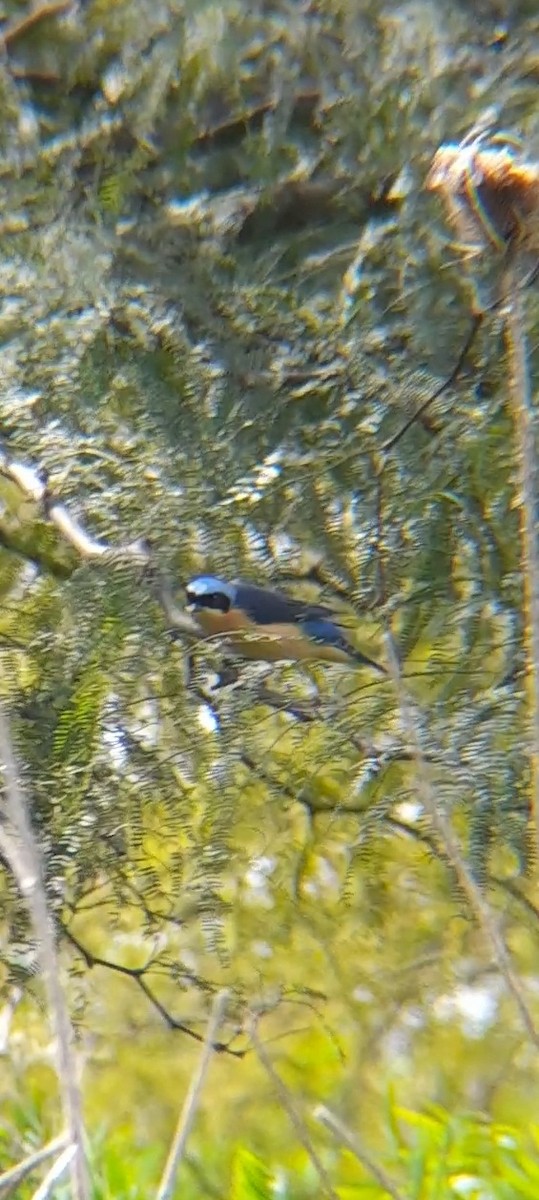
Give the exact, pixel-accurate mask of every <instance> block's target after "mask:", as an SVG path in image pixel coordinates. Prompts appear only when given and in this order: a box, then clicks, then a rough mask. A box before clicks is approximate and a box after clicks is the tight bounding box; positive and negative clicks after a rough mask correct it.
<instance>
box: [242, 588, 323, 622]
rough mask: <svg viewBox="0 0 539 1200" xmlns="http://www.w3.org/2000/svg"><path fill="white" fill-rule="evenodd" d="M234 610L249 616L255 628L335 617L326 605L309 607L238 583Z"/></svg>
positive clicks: (269, 591)
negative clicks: (308, 619) (257, 626)
mask: <svg viewBox="0 0 539 1200" xmlns="http://www.w3.org/2000/svg"><path fill="white" fill-rule="evenodd" d="M234 607H235V608H241V610H242V612H244V613H247V616H248V617H250V618H251V621H254V623H255V625H288V624H295V625H296V624H300V622H301V621H302V620H303V619H304V618H305V619H306V618H310V617H313V618H319V617H320V618H322V619H324V618H331V616H332V611H331V609H330V608H326V607H325V606H324V605H323V604H306V603H305V601H303V600H295V599H293V597H292V596H285V594H284V592H277V591H274V590H273V589H272V588H260V587H255V586H254V584H252V583H238V584H237V586H236V595H235V599H234ZM328 623H329V622H328Z"/></svg>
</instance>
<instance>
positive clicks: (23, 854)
mask: <svg viewBox="0 0 539 1200" xmlns="http://www.w3.org/2000/svg"><path fill="white" fill-rule="evenodd" d="M0 759H1V768H2V772H3V776H4V789H3V796H2V808H3V813H2V816H3V823H2V825H0V849H1V851H2V853H3V854H4V855H5V857H6V859H7V860H8V862H9V864H10V867H11V870H12V872H13V875H14V877H15V879H16V881H17V884H18V886H19V889H20V891H21V894H22V896H23V897H24V900H25V901H26V904H27V906H28V911H29V913H30V917H31V921H32V925H33V927H34V931H35V936H36V942H37V948H38V957H39V961H40V966H41V973H42V975H43V980H44V983H45V988H46V992H47V997H48V1003H49V1011H50V1020H51V1022H52V1025H53V1029H54V1036H55V1044H56V1071H57V1075H58V1083H59V1087H60V1091H61V1096H62V1105H63V1109H64V1117H65V1124H66V1127H67V1130H68V1136H69V1141H70V1143H71V1144H72V1146H73V1149H74V1155H73V1160H72V1163H71V1185H72V1191H73V1198H74V1200H88V1198H89V1195H90V1187H89V1180H88V1173H87V1166H86V1156H85V1149H84V1125H83V1120H82V1107H81V1098H80V1092H79V1086H78V1082H77V1073H76V1067H75V1063H74V1057H73V1048H72V1046H73V1029H72V1026H71V1021H70V1018H69V1013H68V1010H67V1006H66V1000H65V995H64V992H63V990H62V985H61V982H60V979H61V976H60V964H59V960H58V951H57V946H56V939H55V934H54V926H53V923H52V920H51V917H50V914H49V911H48V908H47V898H46V894H45V888H44V886H43V877H42V870H41V858H40V853H39V848H38V845H37V842H36V839H35V837H34V833H33V830H32V826H31V823H30V819H29V816H28V808H27V802H26V797H25V795H24V792H23V790H22V787H21V783H20V780H19V773H18V769H17V765H16V762H15V756H14V753H13V749H12V744H11V734H10V730H9V724H8V719H7V717H6V714H5V712H4V711H3V710H2V709H0ZM65 1165H67V1159H66V1163H65ZM62 1169H63V1168H62Z"/></svg>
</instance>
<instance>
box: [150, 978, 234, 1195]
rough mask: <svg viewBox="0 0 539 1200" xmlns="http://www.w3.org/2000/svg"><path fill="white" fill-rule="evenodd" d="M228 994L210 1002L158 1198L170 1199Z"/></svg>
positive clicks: (224, 992) (219, 993) (225, 992)
mask: <svg viewBox="0 0 539 1200" xmlns="http://www.w3.org/2000/svg"><path fill="white" fill-rule="evenodd" d="M229 996H230V993H229V992H228V991H226V990H223V991H221V992H218V993H217V995H216V997H215V1000H214V1002H213V1008H212V1011H211V1015H210V1019H209V1022H208V1029H207V1032H206V1037H205V1039H204V1048H203V1051H202V1054H201V1056H200V1061H199V1063H198V1065H197V1068H196V1070H195V1073H194V1075H193V1078H192V1080H191V1083H190V1085H189V1090H188V1092H187V1095H186V1097H185V1100H184V1103H183V1106H182V1110H181V1113H180V1116H179V1119H178V1124H177V1127H176V1132H175V1134H174V1137H173V1139H172V1145H171V1147H170V1151H169V1155H168V1158H167V1161H166V1164H165V1169H164V1171H163V1176H162V1179H161V1182H160V1184H159V1188H158V1191H157V1200H170V1197H171V1196H172V1192H173V1189H174V1185H175V1182H176V1177H177V1175H178V1171H179V1169H180V1166H181V1163H182V1159H183V1156H184V1154H185V1148H186V1145H187V1139H188V1137H189V1134H190V1131H191V1127H192V1124H193V1121H194V1118H195V1113H196V1111H197V1108H198V1106H199V1103H200V1097H201V1095H202V1088H203V1087H204V1083H205V1081H206V1075H207V1073H208V1068H209V1065H210V1062H211V1059H212V1055H213V1052H214V1049H215V1038H216V1035H217V1030H218V1029H219V1026H220V1025H221V1022H222V1020H223V1017H224V1014H225V1008H226V1005H227V1002H228V999H229Z"/></svg>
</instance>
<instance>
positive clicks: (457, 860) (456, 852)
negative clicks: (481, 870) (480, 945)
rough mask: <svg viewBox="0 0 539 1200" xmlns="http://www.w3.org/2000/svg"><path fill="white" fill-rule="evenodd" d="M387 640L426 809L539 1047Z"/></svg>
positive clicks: (529, 1016)
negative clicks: (435, 786) (437, 788)
mask: <svg viewBox="0 0 539 1200" xmlns="http://www.w3.org/2000/svg"><path fill="white" fill-rule="evenodd" d="M385 641H386V651H387V662H388V666H389V673H390V675H391V676H392V678H393V681H394V683H395V688H396V691H397V697H398V701H399V706H400V715H401V721H402V725H403V728H404V731H405V734H406V736H407V738H408V740H409V744H410V746H411V748H412V749H413V752H414V758H415V763H416V770H417V791H418V795H419V798H420V800H421V803H422V805H423V807H424V809H425V811H426V812H427V813H428V815H429V817H430V819H431V822H432V826H433V828H434V830H435V832H436V833H437V835H438V837H439V838H440V841H441V843H442V845H443V848H444V851H445V853H446V855H447V859H448V862H449V863H450V864H451V866H452V868H453V870H454V872H455V875H456V878H457V881H458V883H459V885H460V887H461V888H462V891H463V893H464V895H465V896H466V899H467V901H468V904H469V905H470V910H471V912H472V913H473V915H474V917H475V919H476V921H477V924H478V925H479V928H480V929H481V930H482V932H483V935H484V937H485V939H486V941H487V942H488V943H490V945H491V947H492V950H493V952H494V957H495V959H496V962H497V965H498V967H499V970H500V972H501V974H502V976H503V978H504V980H505V983H506V985H507V990H508V991H509V992H510V994H511V995H512V997H513V1000H514V1002H515V1005H516V1007H517V1009H518V1011H519V1013H520V1017H521V1019H522V1023H523V1025H524V1028H525V1030H526V1032H527V1034H528V1036H529V1038H530V1041H532V1042H533V1045H534V1046H535V1047H536V1048H537V1049H539V1033H538V1031H537V1030H536V1028H535V1025H534V1023H533V1020H532V1017H531V1013H530V1010H529V1008H528V1005H527V1003H526V1000H525V998H524V994H523V991H522V987H521V985H520V980H519V979H518V977H517V975H516V974H515V972H514V971H513V966H512V963H511V959H510V957H509V952H508V950H507V946H506V944H505V942H504V940H503V937H502V935H501V933H500V930H499V928H498V925H497V923H496V921H495V919H494V917H493V915H492V912H491V909H490V907H489V904H488V902H487V901H486V900H485V897H484V896H483V893H482V891H481V889H480V888H479V887H478V885H477V883H476V881H475V879H474V877H473V875H472V873H471V871H470V870H469V868H468V866H467V864H466V862H465V860H464V857H463V854H462V851H461V847H460V845H459V841H458V838H457V837H456V835H455V833H454V831H453V827H452V825H451V822H450V821H449V819H448V817H447V816H446V814H445V812H444V810H443V808H442V806H441V804H440V803H439V801H437V799H436V797H435V796H434V793H433V791H432V787H431V784H430V780H429V777H428V773H427V771H426V765H427V764H426V762H425V759H424V757H423V753H422V749H421V745H420V742H419V737H418V734H417V728H416V722H415V720H414V716H413V712H412V707H411V704H410V701H409V699H408V696H407V694H406V691H405V689H404V687H403V682H402V676H401V674H400V668H399V662H398V658H397V655H396V652H395V648H394V645H393V638H392V637H391V634H390V633H389V632H388V633H387V634H386V638H385Z"/></svg>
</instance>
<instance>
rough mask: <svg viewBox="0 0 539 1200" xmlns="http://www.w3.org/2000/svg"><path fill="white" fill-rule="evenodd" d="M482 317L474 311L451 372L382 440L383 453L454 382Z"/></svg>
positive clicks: (397, 440)
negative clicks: (409, 415)
mask: <svg viewBox="0 0 539 1200" xmlns="http://www.w3.org/2000/svg"><path fill="white" fill-rule="evenodd" d="M483 318H484V313H482V312H480V313H474V316H473V320H472V324H471V326H470V329H469V331H468V336H467V338H466V341H465V342H464V345H463V347H462V350H461V352H460V354H459V356H458V358H457V361H456V363H455V366H454V367H453V370H452V371H451V374H450V375H448V376H447V379H444V381H443V383H441V384H440V386H439V387H437V388H436V390H435V391H434V392H432V394H431V395H430V396H428V398H427V399H426V400H424V401H423V404H420V405H419V408H417V409H416V411H415V413H412V416H411V417H409V418H408V420H407V421H405V422H404V424H403V425H401V427H400V429H398V430H397V432H396V433H395V434H393V437H392V438H389V440H388V441H387V442H384V444H383V446H382V451H383V452H384V453H387V452H388V451H389V450H393V447H394V446H396V445H397V442H400V440H401V438H402V437H404V435H405V433H408V430H409V429H411V427H412V425H415V423H416V421H419V420H420V418H421V417H422V416H423V415H424V413H426V411H427V409H428V408H430V406H431V404H434V401H435V400H438V399H439V397H440V396H442V395H443V393H444V392H446V391H447V389H448V388H450V387H451V385H452V384H453V383H455V382H456V380H457V379H458V376H459V375H460V372H461V371H462V368H463V366H464V363H465V362H466V359H467V357H468V355H469V353H470V350H471V348H472V346H473V344H474V342H475V339H476V337H477V334H478V332H479V330H480V328H481V325H482V322H483Z"/></svg>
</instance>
